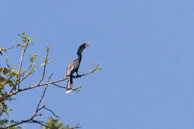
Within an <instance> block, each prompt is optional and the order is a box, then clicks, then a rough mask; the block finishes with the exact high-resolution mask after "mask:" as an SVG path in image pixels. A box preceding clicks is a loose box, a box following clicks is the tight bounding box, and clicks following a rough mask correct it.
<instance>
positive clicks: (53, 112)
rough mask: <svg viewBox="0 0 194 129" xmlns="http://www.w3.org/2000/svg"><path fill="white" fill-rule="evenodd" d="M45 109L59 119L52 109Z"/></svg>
mask: <svg viewBox="0 0 194 129" xmlns="http://www.w3.org/2000/svg"><path fill="white" fill-rule="evenodd" d="M44 109H46V110H48V111H50V112H51V113H52V114H53V115H54V116H55V117H58V116H57V115H56V114H55V113H54V112H53V111H52V110H51V109H48V108H47V107H46V106H45V107H44Z"/></svg>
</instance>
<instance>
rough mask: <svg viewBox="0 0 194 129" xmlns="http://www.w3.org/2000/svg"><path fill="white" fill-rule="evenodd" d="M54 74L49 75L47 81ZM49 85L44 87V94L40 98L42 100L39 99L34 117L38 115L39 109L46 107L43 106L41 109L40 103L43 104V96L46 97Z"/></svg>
mask: <svg viewBox="0 0 194 129" xmlns="http://www.w3.org/2000/svg"><path fill="white" fill-rule="evenodd" d="M52 75H53V73H52V74H51V75H50V76H49V78H48V81H47V82H49V81H50V79H51V77H52ZM47 87H48V84H47V85H46V87H45V88H44V91H43V93H42V96H41V98H40V100H39V103H38V105H37V107H36V111H35V113H34V115H33V116H32V119H33V118H34V117H35V116H36V114H37V113H38V111H40V110H41V109H42V108H44V106H43V107H42V108H41V109H40V108H39V107H40V104H41V102H42V100H43V98H44V96H45V93H46V90H47Z"/></svg>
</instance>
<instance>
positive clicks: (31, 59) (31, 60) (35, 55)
mask: <svg viewBox="0 0 194 129" xmlns="http://www.w3.org/2000/svg"><path fill="white" fill-rule="evenodd" d="M37 56H38V55H37V54H34V56H32V57H31V58H30V62H33V61H34V60H35V59H36V57H37Z"/></svg>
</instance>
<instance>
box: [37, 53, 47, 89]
mask: <svg viewBox="0 0 194 129" xmlns="http://www.w3.org/2000/svg"><path fill="white" fill-rule="evenodd" d="M47 63H48V51H47V52H46V57H45V61H44V69H43V72H42V77H41V79H40V81H39V82H38V85H39V84H40V83H41V82H42V81H43V80H44V76H45V73H46V65H47Z"/></svg>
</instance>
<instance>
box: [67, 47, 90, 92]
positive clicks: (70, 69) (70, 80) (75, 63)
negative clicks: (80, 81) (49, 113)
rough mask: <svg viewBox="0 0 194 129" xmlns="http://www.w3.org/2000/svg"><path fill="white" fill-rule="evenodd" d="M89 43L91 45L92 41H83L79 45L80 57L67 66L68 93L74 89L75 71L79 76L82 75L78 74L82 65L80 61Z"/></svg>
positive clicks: (78, 53)
mask: <svg viewBox="0 0 194 129" xmlns="http://www.w3.org/2000/svg"><path fill="white" fill-rule="evenodd" d="M89 45H91V44H90V43H83V44H82V45H81V46H79V48H78V50H77V55H78V59H76V60H74V61H72V62H71V63H70V64H69V65H68V67H67V73H66V77H68V81H67V87H66V93H70V92H71V91H72V87H73V73H74V72H76V74H77V77H80V75H79V74H78V69H79V66H80V62H81V60H82V52H83V50H84V49H85V48H87V47H88V46H89Z"/></svg>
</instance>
